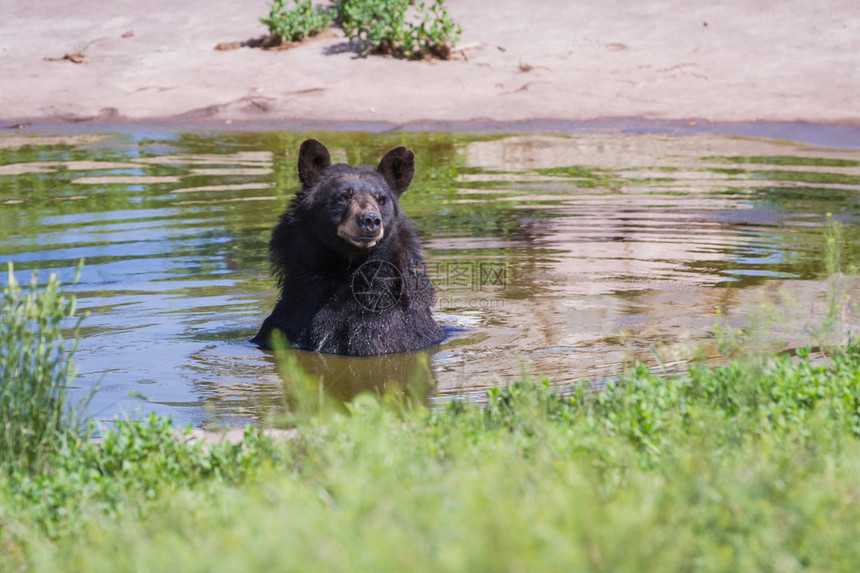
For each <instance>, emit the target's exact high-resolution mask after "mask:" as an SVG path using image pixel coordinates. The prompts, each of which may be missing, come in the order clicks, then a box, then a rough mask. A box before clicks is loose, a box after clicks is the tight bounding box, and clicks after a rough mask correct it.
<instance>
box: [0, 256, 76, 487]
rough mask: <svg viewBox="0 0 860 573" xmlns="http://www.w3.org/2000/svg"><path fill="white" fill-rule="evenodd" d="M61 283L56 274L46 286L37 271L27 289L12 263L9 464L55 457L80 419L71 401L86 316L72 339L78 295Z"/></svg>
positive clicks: (7, 326) (0, 414) (5, 337)
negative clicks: (66, 332) (67, 325)
mask: <svg viewBox="0 0 860 573" xmlns="http://www.w3.org/2000/svg"><path fill="white" fill-rule="evenodd" d="M76 280H77V278H76ZM59 289H60V281H59V279H58V278H57V275H55V274H51V276H50V278H49V279H48V284H47V286H46V287H45V288H44V290H41V291H40V290H39V288H38V287H37V285H36V274H35V273H34V274H33V278H32V280H31V282H30V286H29V289H27V290H25V289H23V288H22V287H21V285H20V284H19V283H18V281H17V280H16V279H15V275H14V272H13V266H12V263H11V262H10V263H9V270H8V278H7V284H6V287H5V288H4V289H3V298H2V301H1V302H0V303H2V308H0V467H3V468H5V469H7V470H10V469H15V468H21V467H31V466H32V465H34V464H36V463H49V462H48V459H49V458H50V455H51V453H53V452H56V451H57V450H58V449H59V448H60V447H61V443H62V441H63V439H64V437H65V436H66V435H67V432H68V431H69V430H74V429H76V425H77V424H78V423H79V422H80V420H79V419H78V416H77V412H75V411H74V410H70V409H68V408H67V406H66V389H67V387H68V385H69V383H70V382H71V381H72V379H73V378H74V375H75V365H74V362H73V361H72V355H73V354H74V352H75V349H76V348H77V345H78V328H79V325H80V319H79V320H78V321H77V322H76V323H75V324H74V326H73V328H72V329H71V332H72V335H73V337H72V341H71V342H69V343H67V342H66V339H65V337H64V336H63V325H64V322H65V321H66V320H67V319H71V318H74V316H75V298H74V297H67V296H65V295H63V294H61V293H60V290H59Z"/></svg>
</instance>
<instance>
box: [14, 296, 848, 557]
mask: <svg viewBox="0 0 860 573" xmlns="http://www.w3.org/2000/svg"><path fill="white" fill-rule="evenodd" d="M9 290H10V289H7V292H6V296H7V297H9V296H10V294H9ZM46 292H47V293H49V294H41V293H37V294H36V295H35V297H36V299H37V300H38V299H40V298H41V297H46V298H50V296H59V295H56V293H54V294H50V293H51V292H53V291H50V290H49V291H46ZM66 300H67V299H66ZM34 304H37V305H38V304H39V303H37V302H34ZM10 308H16V307H15V306H14V305H13V306H12V307H10ZM63 308H66V307H63ZM68 314H71V313H69V312H64V313H63V315H64V316H67V315H68ZM10 321H11V322H13V323H14V313H12V314H10V313H8V312H5V311H4V314H3V323H4V325H5V324H6V323H7V322H10ZM33 324H34V323H32V322H31V323H30V326H31V327H32V326H33ZM25 330H26V329H25ZM720 336H721V338H722V343H723V344H722V347H723V349H724V350H725V351H726V353H727V354H729V355H732V356H734V358H727V359H726V362H725V363H724V364H722V365H719V366H708V365H704V364H694V365H692V366H691V367H690V368H689V369H688V370H687V371H685V372H681V373H676V374H674V375H665V376H661V375H658V374H655V373H654V372H652V371H649V370H647V369H645V368H643V367H634V368H633V369H631V370H630V371H628V372H627V373H626V374H625V375H624V376H622V377H621V378H620V379H618V380H617V381H612V382H610V383H609V384H608V386H607V387H606V388H604V389H601V390H599V391H595V390H593V389H591V388H588V387H586V386H582V387H577V388H571V389H568V390H567V391H566V392H564V393H562V392H559V391H558V389H555V388H553V387H552V386H551V385H550V384H549V383H548V382H547V381H536V382H535V381H529V380H523V381H522V382H520V383H518V384H515V385H513V386H511V387H508V388H498V389H493V390H491V391H490V392H488V393H487V396H486V401H485V403H483V404H481V405H476V404H471V403H468V404H467V403H464V402H462V401H452V402H450V403H449V404H447V405H446V406H445V407H441V408H438V409H431V410H428V409H426V408H424V407H422V406H420V405H416V404H415V403H414V402H413V401H411V400H409V399H408V397H404V396H399V395H396V394H390V395H385V396H383V397H381V398H378V397H374V396H369V395H361V396H359V397H358V398H356V399H355V400H354V401H353V402H352V403H350V404H348V405H347V406H346V408H344V407H342V406H341V407H334V406H331V405H329V404H328V403H327V401H326V399H325V397H324V396H322V395H321V394H320V393H319V392H318V391H317V388H316V386H315V385H314V382H313V381H312V380H309V379H308V378H306V377H305V376H303V374H302V373H301V371H300V370H299V369H298V366H297V363H296V362H295V361H294V360H291V359H290V355H289V353H288V352H287V353H284V352H282V355H281V357H280V373H281V375H282V377H283V378H284V380H285V385H286V386H287V387H288V388H289V389H290V390H291V393H292V395H293V396H295V401H294V402H293V403H292V408H291V411H292V414H291V416H290V417H289V423H290V424H291V425H294V426H295V427H296V428H297V429H298V433H299V437H298V438H297V439H295V440H291V441H288V442H286V443H280V444H273V443H272V442H271V441H270V440H268V439H267V438H265V437H264V436H262V435H261V434H260V432H259V431H255V430H248V432H247V434H246V439H245V442H244V444H242V445H236V446H234V445H221V446H213V447H209V448H204V447H203V446H202V445H200V444H199V443H186V442H185V441H183V440H179V439H176V437H175V432H174V429H173V428H172V427H171V426H170V424H169V421H168V420H165V419H161V418H157V417H152V418H150V419H148V420H144V421H141V422H127V423H121V424H118V425H116V426H115V427H113V428H111V429H110V430H109V431H107V432H105V433H104V435H103V436H102V440H101V441H100V442H92V441H90V440H89V439H88V437H87V434H86V432H81V431H79V430H78V429H77V426H69V425H68V423H67V422H66V423H63V424H60V425H59V428H55V433H54V434H53V436H54V437H57V436H65V439H63V440H61V441H58V442H56V444H57V447H50V448H45V449H43V450H40V452H41V454H40V455H43V456H44V459H45V462H46V463H41V464H18V463H16V464H15V465H14V467H15V471H11V472H10V471H7V472H2V473H0V482H2V484H1V485H2V488H0V570H4V571H5V570H10V571H26V570H34V571H111V572H116V571H165V570H175V571H230V572H234V571H269V570H276V571H428V572H429V571H434V572H435V571H772V570H778V571H856V569H857V565H858V563H860V544H857V542H856V540H857V536H858V534H860V341H858V342H855V343H853V344H850V345H848V346H845V347H842V348H829V349H827V353H826V356H825V355H822V354H821V353H814V352H812V350H810V349H800V350H799V351H797V352H796V353H794V355H777V356H774V355H767V354H749V353H747V352H743V350H744V349H745V348H746V347H748V346H749V345H750V341H749V339H748V338H746V337H745V335H744V333H742V332H738V331H730V330H727V329H726V327H724V326H721V335H720ZM20 340H22V341H24V342H22V344H23V345H26V344H32V341H34V340H36V339H35V338H32V337H31V336H30V334H27V333H26V332H24V333H23V334H22V335H21V338H20ZM26 341H30V342H26ZM66 359H68V356H67V358H66ZM65 364H67V362H60V363H57V364H55V365H54V366H53V368H54V369H64V368H66V366H65ZM66 383H68V380H67V381H66ZM10 419H11V418H10ZM31 419H33V418H31V417H25V418H18V419H16V423H17V424H19V426H18V429H19V430H21V431H24V430H27V429H28V427H29V426H28V424H29V423H30V420H31ZM52 427H53V426H52ZM48 442H50V443H54V442H52V441H51V440H48ZM4 459H5V458H4Z"/></svg>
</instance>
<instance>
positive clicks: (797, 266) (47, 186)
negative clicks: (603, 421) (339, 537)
mask: <svg viewBox="0 0 860 573" xmlns="http://www.w3.org/2000/svg"><path fill="white" fill-rule="evenodd" d="M305 137H307V134H294V133H287V134H283V133H227V134H211V135H210V134H165V133H134V134H129V135H122V136H116V135H111V136H64V137H26V136H19V135H16V136H0V262H4V261H6V260H11V261H13V262H14V263H15V266H16V269H18V270H19V273H20V272H22V271H25V272H28V271H29V270H30V269H44V270H46V271H47V270H50V271H55V272H58V273H59V274H60V275H61V278H63V279H64V280H69V279H70V278H71V277H72V276H73V274H74V266H75V264H76V262H77V260H78V259H79V258H86V261H87V263H86V266H85V268H84V271H83V276H82V280H81V282H80V284H78V285H76V286H75V287H72V290H74V291H75V292H76V294H77V296H78V299H79V306H80V307H82V308H84V309H86V310H88V311H89V312H90V317H89V318H88V319H87V320H86V321H85V323H84V324H85V328H84V329H83V340H82V343H81V345H80V350H79V351H78V354H77V360H78V364H79V367H80V376H79V378H78V384H79V385H80V387H81V391H82V392H83V391H85V390H87V389H89V388H92V387H95V386H98V387H99V388H100V391H99V392H98V394H97V395H96V397H95V400H94V402H93V405H92V411H93V414H94V415H95V416H96V417H98V418H102V419H110V418H113V417H114V416H116V415H123V414H128V415H134V414H135V412H138V411H147V412H148V411H153V410H154V411H158V412H160V413H165V414H172V415H173V416H174V418H175V419H176V420H177V421H179V422H183V423H186V422H187V423H194V424H196V425H207V424H212V423H216V422H217V421H219V420H220V421H227V422H228V423H234V422H239V421H246V420H255V419H258V418H259V417H260V416H263V415H265V414H266V413H267V412H268V411H270V410H271V409H273V408H277V407H279V405H281V404H283V393H282V390H281V386H280V383H279V382H278V379H277V377H276V374H275V368H274V362H273V360H272V358H271V356H270V355H268V354H267V353H265V352H262V351H260V350H258V349H257V348H256V347H254V346H252V345H251V344H249V343H248V342H247V339H248V338H250V337H251V336H253V334H254V332H255V331H256V329H257V327H258V326H259V324H260V322H261V320H262V319H263V318H264V317H265V316H266V314H267V312H268V310H269V309H271V307H272V306H273V304H274V297H275V296H276V292H275V288H274V285H273V281H272V279H271V278H270V277H269V275H268V272H267V268H268V266H267V261H266V242H267V240H268V233H269V230H270V228H271V226H272V225H273V224H274V223H275V220H276V218H277V216H278V214H279V213H280V211H281V210H282V209H283V207H284V206H285V205H286V203H287V200H288V198H289V196H290V195H291V193H292V192H294V190H295V189H296V188H297V186H298V181H297V177H296V174H295V161H296V152H297V150H298V145H299V143H300V142H301V141H302V140H303V139H304V138H305ZM316 137H318V138H320V139H322V140H323V141H324V142H325V143H326V144H327V145H328V147H329V149H331V150H332V151H333V155H334V157H335V159H336V160H338V161H349V162H351V163H373V162H375V161H376V159H377V158H378V157H379V156H381V154H382V153H383V152H384V151H385V150H386V149H388V148H390V147H392V146H394V145H400V144H405V145H409V146H410V147H412V148H413V149H414V150H415V152H416V155H417V160H418V174H417V176H416V180H415V182H414V184H413V186H412V188H411V189H410V190H409V191H408V192H407V193H406V195H404V198H403V201H402V203H403V207H404V209H405V210H406V212H407V213H409V214H410V216H411V217H412V218H413V220H414V223H415V225H416V227H417V228H418V229H419V231H420V233H421V235H422V239H423V242H424V246H425V247H426V250H427V252H428V259H427V260H428V265H429V273H430V276H431V278H432V280H433V281H434V284H435V285H436V288H437V297H438V300H437V304H436V314H437V318H438V319H439V321H440V322H441V323H442V324H444V325H445V326H446V327H447V328H448V329H449V331H450V332H451V336H449V338H448V339H447V340H446V341H445V342H444V343H443V344H442V345H440V346H439V347H437V348H433V349H428V351H427V352H420V353H412V354H406V355H402V356H389V357H383V358H378V359H373V358H370V359H367V358H365V359H361V358H344V357H332V356H320V355H316V354H313V353H299V356H300V361H301V363H302V364H303V366H304V367H305V368H306V369H308V370H309V371H312V372H314V373H316V374H317V375H318V376H320V377H321V378H322V379H323V384H324V385H325V386H326V388H327V389H328V391H329V392H330V393H331V394H333V395H335V396H338V397H341V398H348V397H350V396H352V395H354V394H355V393H357V392H359V391H364V390H371V391H377V392H386V391H388V390H389V389H391V388H392V387H398V386H399V387H403V388H405V387H406V385H407V384H408V383H413V384H414V383H415V380H416V377H417V379H420V378H421V376H420V374H421V372H422V371H423V372H425V378H426V377H427V376H426V368H425V369H424V370H422V365H423V364H426V362H427V359H428V358H429V363H430V369H431V371H432V373H431V374H430V375H429V376H430V377H431V378H432V379H433V381H434V383H435V389H434V390H433V391H432V395H431V396H429V399H433V400H437V399H444V398H445V397H446V396H449V395H452V394H469V393H473V392H479V391H481V389H482V388H485V387H486V386H487V385H488V384H496V383H504V382H509V381H512V380H514V379H517V378H518V377H519V376H520V375H521V372H522V371H523V369H530V370H532V371H534V372H538V373H543V374H546V375H548V376H549V377H551V378H552V379H553V380H554V381H556V382H558V383H561V384H563V383H568V382H572V381H575V380H581V379H585V380H599V379H601V378H604V377H606V376H609V375H612V374H614V373H616V372H617V371H618V370H619V369H620V368H621V365H622V364H623V363H624V362H625V361H626V360H629V359H631V358H634V357H635V358H638V359H641V360H645V361H646V362H649V363H654V361H655V360H656V358H655V351H656V354H659V355H660V356H661V358H662V360H663V361H664V362H666V361H671V360H673V359H684V358H686V357H687V355H686V354H685V353H684V350H685V349H686V348H687V347H688V346H692V345H693V344H700V343H701V344H704V345H705V347H706V348H707V346H708V345H709V344H710V341H711V339H712V332H713V326H714V323H715V320H716V316H717V312H718V311H719V312H720V313H721V314H722V315H723V316H725V317H727V318H728V319H729V320H730V321H735V322H738V323H739V322H741V321H742V320H743V319H744V318H745V317H746V316H747V314H748V313H749V312H750V309H751V308H753V307H754V306H755V305H756V304H759V303H761V302H762V301H763V300H765V299H767V300H771V301H775V302H776V303H777V305H778V308H779V310H780V311H781V312H782V314H783V315H784V316H783V318H782V319H781V320H780V321H779V322H778V323H777V324H776V325H774V326H771V327H770V328H771V337H770V338H771V340H772V342H773V343H774V344H775V345H776V346H777V347H781V348H788V347H791V346H793V345H796V344H800V343H804V342H806V341H807V340H808V331H809V330H810V329H812V328H814V327H815V326H816V325H818V324H819V323H820V322H821V319H822V317H823V316H824V314H825V313H826V309H827V300H826V294H827V289H828V284H829V283H828V280H827V279H826V277H825V274H826V267H825V262H824V256H823V250H824V226H825V223H826V221H827V214H828V213H832V214H833V218H834V219H837V220H839V221H840V222H841V223H842V224H843V225H844V226H845V229H844V239H845V240H844V245H843V247H842V251H843V252H842V255H843V259H844V260H846V261H847V262H849V263H856V262H857V261H858V260H860V241H858V238H860V237H858V235H860V231H858V230H860V225H858V215H860V205H858V202H860V150H852V149H839V150H831V149H826V148H815V147H809V146H803V145H796V144H790V143H785V142H776V141H767V140H754V139H741V138H731V137H723V136H712V135H707V136H703V135H699V136H686V137H672V136H667V135H663V134H648V133H640V134H618V133H588V134H583V135H580V136H577V137H563V136H543V135H524V136H468V137H466V136H462V135H456V134H433V133H400V134H393V135H377V136H368V135H362V134H351V133H326V134H317V135H316ZM19 278H22V277H19ZM46 278H47V273H45V272H43V273H42V280H43V281H44V280H46ZM0 280H5V277H3V278H2V279H0ZM855 294H856V293H855ZM841 300H842V302H841V303H840V304H841V306H842V313H841V318H842V319H843V324H842V327H843V328H847V327H850V326H854V332H857V331H858V329H857V322H858V316H857V312H856V308H855V307H852V306H851V305H852V300H854V301H856V300H857V299H856V296H855V298H854V299H847V298H844V299H841ZM135 396H145V399H143V398H139V397H135Z"/></svg>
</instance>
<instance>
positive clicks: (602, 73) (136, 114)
mask: <svg viewBox="0 0 860 573" xmlns="http://www.w3.org/2000/svg"><path fill="white" fill-rule="evenodd" d="M448 5H449V11H450V13H451V15H452V16H453V17H454V18H455V19H456V20H457V21H459V22H460V23H461V24H462V26H463V35H462V40H461V44H460V45H461V47H462V48H464V49H463V50H462V51H461V52H459V53H458V54H457V56H458V57H457V59H455V60H453V61H437V62H414V61H402V60H397V59H393V58H386V57H378V56H377V57H368V58H359V57H358V56H357V55H356V53H355V51H354V50H353V49H352V47H351V46H350V45H349V43H348V42H347V41H346V40H345V39H344V38H343V36H342V34H341V33H340V32H339V31H335V32H332V33H329V34H326V37H323V38H319V39H314V40H312V41H309V42H307V43H305V44H303V45H301V46H299V47H297V48H294V49H291V50H286V51H264V50H261V49H254V48H240V49H236V50H231V51H217V50H215V46H216V45H217V44H219V43H221V42H230V41H242V40H248V39H250V38H254V37H258V36H260V35H262V34H264V33H265V27H264V26H263V25H262V24H260V23H259V22H258V18H259V17H261V16H264V15H265V14H266V13H267V12H268V2H267V1H266V0H251V1H247V2H236V1H234V0H205V1H204V0H186V1H184V2H173V1H170V0H151V1H149V2H139V1H129V0H119V1H115V2H107V3H106V2H96V1H94V0H83V2H77V3H69V2H59V1H57V0H45V1H43V2H31V1H29V0H26V1H25V0H6V1H5V2H4V3H3V8H2V16H3V18H0V76H2V82H0V127H7V128H8V127H10V126H39V125H46V124H57V123H59V124H63V123H77V122H96V123H109V122H124V121H153V120H159V121H166V122H179V123H182V122H191V123H196V124H203V125H208V126H212V127H215V126H223V125H231V124H233V122H236V123H242V122H252V123H254V124H258V125H260V126H261V127H266V126H269V127H277V126H284V125H305V124H314V125H317V124H319V125H331V124H337V123H338V122H350V125H351V126H353V127H355V126H358V127H361V126H374V125H387V126H399V127H403V126H406V127H408V126H414V127H419V128H420V127H421V126H426V125H445V124H446V122H448V123H449V124H450V122H454V123H455V124H456V123H463V122H470V123H471V124H492V123H494V122H530V121H535V120H542V121H581V122H592V121H593V122H601V121H607V120H608V119H609V118H620V117H623V118H639V119H640V120H644V121H669V122H671V121H683V122H687V123H692V122H796V121H804V122H811V123H816V124H831V125H839V126H845V127H851V128H852V130H854V129H855V128H857V127H860V99H858V94H860V1H858V0H834V1H828V2H823V3H809V2H802V1H800V0H783V1H776V0H761V1H756V2H747V1H745V0H726V1H724V2H720V3H715V2H709V1H704V0H692V1H690V0H666V1H645V2H640V3H631V2H623V1H619V0H604V1H601V2H571V1H570V0H542V1H541V2H521V1H514V0H494V1H493V2H489V1H487V0H449V1H448ZM67 55H68V56H69V57H68V58H67V57H66V56H67ZM70 58H71V59H70ZM74 60H80V62H79V63H76V62H75V61H74Z"/></svg>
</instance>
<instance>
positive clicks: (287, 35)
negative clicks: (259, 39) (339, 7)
mask: <svg viewBox="0 0 860 573" xmlns="http://www.w3.org/2000/svg"><path fill="white" fill-rule="evenodd" d="M286 2H287V0H272V8H271V10H270V11H269V16H268V17H267V18H260V22H262V23H263V24H265V25H266V26H268V27H269V32H270V33H271V35H272V36H274V37H276V38H277V39H278V40H279V41H281V42H298V41H299V40H303V39H305V38H309V37H311V36H314V35H316V34H319V33H320V32H322V31H323V30H325V29H326V28H328V27H329V25H331V22H332V19H333V15H332V13H331V12H330V11H329V10H327V9H326V8H323V7H322V6H316V7H314V6H313V3H312V2H311V0H294V3H295V6H294V7H293V8H292V9H289V8H287V6H286Z"/></svg>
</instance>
